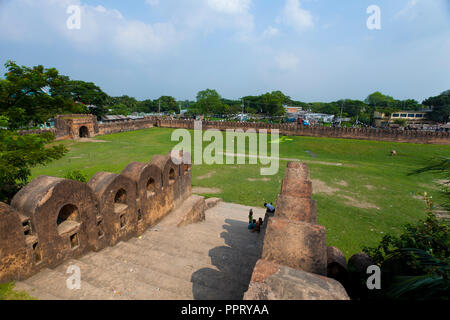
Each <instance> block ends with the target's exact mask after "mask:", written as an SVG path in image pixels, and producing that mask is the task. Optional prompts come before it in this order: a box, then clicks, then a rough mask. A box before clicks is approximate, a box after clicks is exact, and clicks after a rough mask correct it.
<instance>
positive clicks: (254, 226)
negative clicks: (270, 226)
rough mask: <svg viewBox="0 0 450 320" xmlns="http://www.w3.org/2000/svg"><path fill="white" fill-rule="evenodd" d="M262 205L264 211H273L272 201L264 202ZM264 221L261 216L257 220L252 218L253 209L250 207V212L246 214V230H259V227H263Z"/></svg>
mask: <svg viewBox="0 0 450 320" xmlns="http://www.w3.org/2000/svg"><path fill="white" fill-rule="evenodd" d="M264 207H265V208H266V209H267V211H266V212H268V213H274V212H275V207H274V206H273V204H272V203H264ZM263 225H264V221H263V219H262V218H259V219H258V221H256V219H253V209H250V213H249V214H248V230H249V231H250V232H258V233H259V232H261V228H263Z"/></svg>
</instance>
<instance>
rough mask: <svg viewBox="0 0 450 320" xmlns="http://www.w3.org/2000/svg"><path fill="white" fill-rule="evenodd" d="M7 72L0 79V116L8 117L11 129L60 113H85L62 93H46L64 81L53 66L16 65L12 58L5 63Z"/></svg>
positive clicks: (81, 107) (32, 124)
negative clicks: (56, 94) (3, 77)
mask: <svg viewBox="0 0 450 320" xmlns="http://www.w3.org/2000/svg"><path fill="white" fill-rule="evenodd" d="M5 67H6V68H7V70H8V72H7V73H6V74H5V79H2V80H1V81H0V115H3V116H6V117H8V118H9V126H10V127H11V128H15V129H18V128H22V127H32V126H35V125H37V124H40V123H44V122H46V121H47V120H48V119H49V118H51V117H53V116H55V115H57V114H62V113H72V112H73V113H75V112H86V108H85V107H83V106H82V105H79V104H75V103H74V102H73V100H72V99H70V98H68V97H64V96H52V95H51V94H50V93H49V92H50V91H51V89H52V88H53V87H55V86H58V85H60V84H61V83H62V82H64V81H65V79H64V77H62V76H60V75H59V73H58V71H57V70H56V69H54V68H51V69H45V68H44V67H43V66H35V67H32V68H29V67H26V66H19V65H17V64H16V63H15V62H13V61H8V62H6V64H5Z"/></svg>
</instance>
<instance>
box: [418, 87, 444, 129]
mask: <svg viewBox="0 0 450 320" xmlns="http://www.w3.org/2000/svg"><path fill="white" fill-rule="evenodd" d="M449 92H450V90H449V91H445V92H443V93H442V94H440V95H439V96H437V97H431V98H428V99H427V100H425V101H424V102H423V104H424V105H426V106H428V107H432V108H433V111H432V112H430V113H429V114H428V119H430V120H432V121H436V122H444V123H445V122H448V121H449V117H450V93H449Z"/></svg>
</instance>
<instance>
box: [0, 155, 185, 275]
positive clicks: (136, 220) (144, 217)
mask: <svg viewBox="0 0 450 320" xmlns="http://www.w3.org/2000/svg"><path fill="white" fill-rule="evenodd" d="M176 155H177V157H178V158H179V161H178V160H177V161H175V162H176V163H175V162H174V161H173V160H172V157H171V156H170V154H169V155H165V156H155V157H153V159H152V160H151V161H150V162H149V163H131V164H130V165H128V166H127V167H126V168H125V169H124V170H123V172H122V173H120V174H113V173H107V172H99V173H97V174H96V175H95V176H93V177H92V179H91V180H90V181H89V182H88V183H87V184H86V183H81V182H78V181H73V180H67V179H62V178H55V177H48V176H40V177H38V178H36V179H34V180H33V181H32V182H30V183H29V184H28V185H26V186H25V187H24V188H22V189H21V190H20V191H19V192H18V193H17V194H16V195H15V196H14V198H13V200H12V202H11V205H7V204H5V203H1V202H0V283H2V282H6V281H11V280H22V279H25V278H27V277H30V276H31V275H33V274H35V273H37V272H38V271H39V270H41V269H43V268H54V267H56V266H57V265H59V264H61V263H62V262H64V261H67V260H69V259H73V258H77V257H80V256H82V255H84V254H86V253H87V252H89V251H96V250H101V249H103V248H105V247H108V246H114V245H115V244H117V243H118V242H120V241H126V240H128V239H130V238H132V237H136V236H138V235H140V234H142V233H143V232H144V231H145V230H146V229H147V228H149V227H152V226H154V225H155V224H156V223H157V222H158V221H159V220H161V219H162V218H163V217H164V216H166V215H167V214H168V213H169V212H170V211H172V210H173V209H176V208H177V207H178V206H179V205H180V204H181V203H182V202H183V201H184V200H185V199H187V198H188V197H189V196H190V195H191V187H190V183H191V161H190V155H189V154H179V153H177V154H176Z"/></svg>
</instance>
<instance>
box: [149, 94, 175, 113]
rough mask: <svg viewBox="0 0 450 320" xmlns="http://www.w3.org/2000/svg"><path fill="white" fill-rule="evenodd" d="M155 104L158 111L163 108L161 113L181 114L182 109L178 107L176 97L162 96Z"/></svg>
mask: <svg viewBox="0 0 450 320" xmlns="http://www.w3.org/2000/svg"><path fill="white" fill-rule="evenodd" d="M154 104H155V106H156V108H157V110H159V109H160V108H161V112H173V113H179V112H180V107H179V106H178V104H177V101H176V100H175V98H174V97H171V96H162V97H160V98H159V99H157V100H155V101H154Z"/></svg>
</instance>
